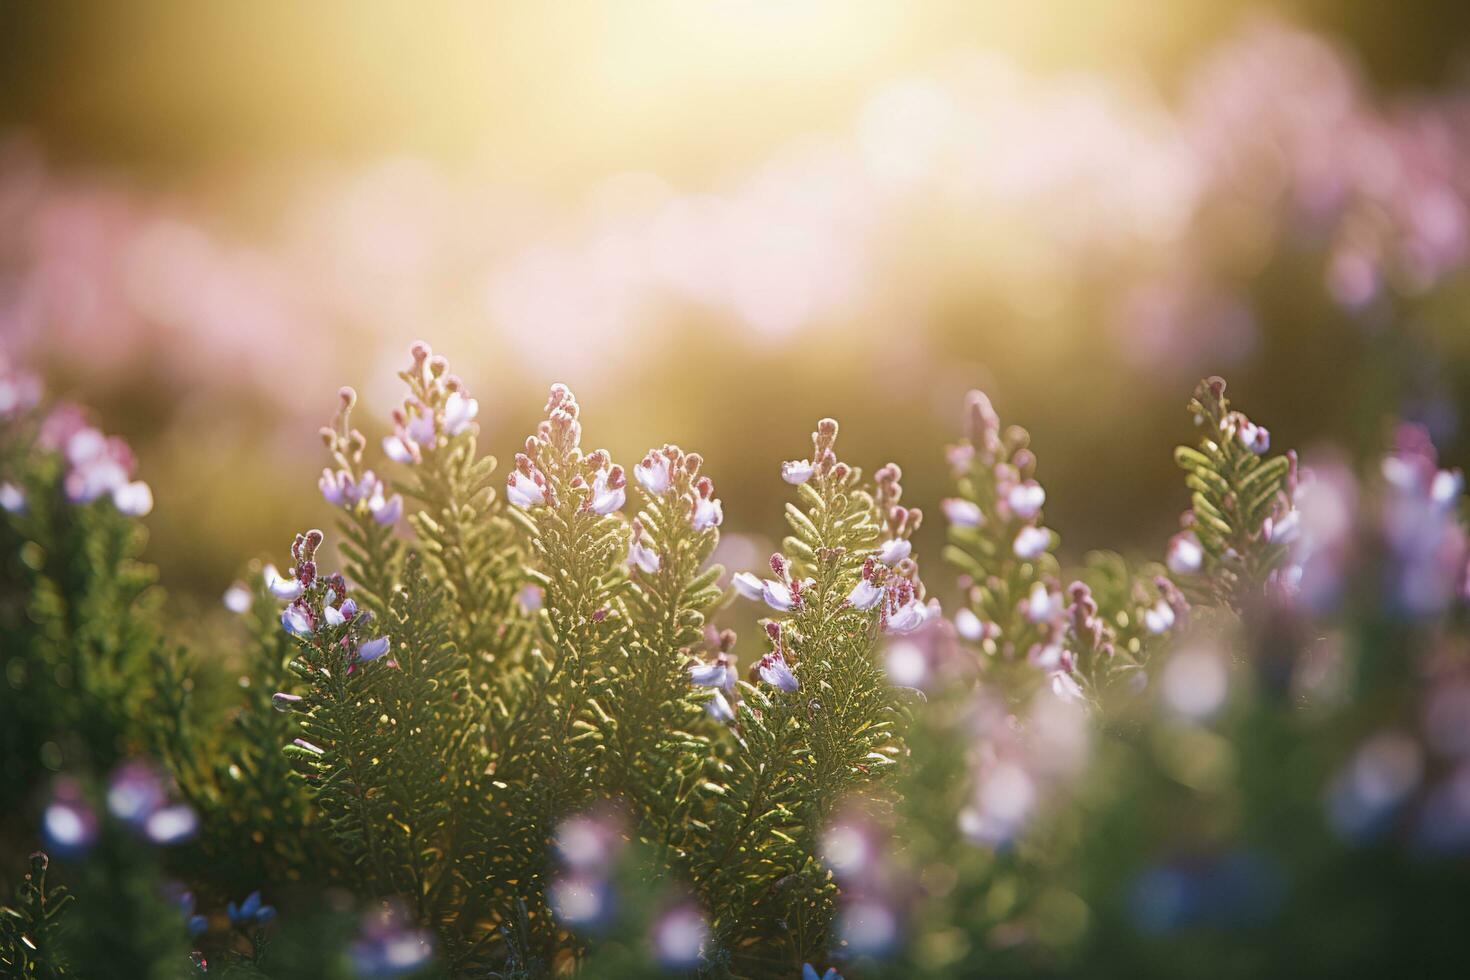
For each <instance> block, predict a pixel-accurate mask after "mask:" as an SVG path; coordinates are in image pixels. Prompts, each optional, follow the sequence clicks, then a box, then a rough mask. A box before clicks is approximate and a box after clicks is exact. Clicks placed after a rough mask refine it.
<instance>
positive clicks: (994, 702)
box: [959, 691, 1091, 847]
mask: <svg viewBox="0 0 1470 980" xmlns="http://www.w3.org/2000/svg"><path fill="white" fill-rule="evenodd" d="M970 730H971V738H972V741H971V743H970V744H971V745H972V749H971V759H970V769H971V772H972V779H973V782H972V786H971V792H970V799H969V803H968V804H967V805H966V806H965V807H964V809H962V810H961V811H960V814H959V826H960V831H961V832H962V833H963V834H964V835H965V837H967V838H968V839H969V840H971V841H973V842H975V843H978V844H983V845H987V846H990V847H998V846H1001V845H1004V844H1007V843H1009V842H1011V841H1013V840H1014V839H1015V838H1016V837H1017V836H1018V835H1019V834H1020V833H1021V832H1022V829H1023V828H1024V827H1025V825H1026V823H1027V821H1029V820H1030V819H1031V818H1032V817H1034V816H1035V814H1036V813H1037V811H1038V810H1039V809H1040V808H1041V806H1042V804H1043V803H1044V802H1045V801H1046V799H1047V798H1048V797H1050V796H1054V795H1055V794H1057V793H1059V792H1061V791H1062V790H1063V789H1065V787H1067V786H1068V785H1069V784H1071V783H1072V782H1073V781H1075V780H1076V779H1077V777H1078V776H1080V775H1081V774H1082V773H1083V772H1084V770H1085V768H1086V765H1087V761H1088V757H1089V754H1090V739H1091V736H1090V730H1089V727H1088V724H1087V719H1086V715H1085V714H1084V713H1083V711H1082V709H1081V707H1080V706H1079V705H1077V704H1076V703H1073V702H1070V701H1068V700H1065V699H1062V698H1057V697H1052V696H1051V695H1050V694H1049V693H1047V692H1045V691H1043V692H1041V693H1039V694H1037V695H1036V696H1035V697H1033V698H1032V700H1031V701H1030V703H1029V706H1027V708H1026V710H1025V712H1024V713H1022V714H1018V713H1016V712H1014V711H1013V710H1012V709H1011V708H1010V707H1009V706H1008V705H1006V704H1005V703H1004V702H1003V701H1001V700H999V699H997V698H995V697H994V696H993V695H991V694H988V693H987V694H980V695H977V696H976V698H975V699H974V701H973V702H972V704H971V706H970Z"/></svg>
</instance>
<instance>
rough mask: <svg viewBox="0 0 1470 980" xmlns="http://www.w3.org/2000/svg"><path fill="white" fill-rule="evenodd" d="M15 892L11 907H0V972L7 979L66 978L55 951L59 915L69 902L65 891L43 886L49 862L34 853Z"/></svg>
mask: <svg viewBox="0 0 1470 980" xmlns="http://www.w3.org/2000/svg"><path fill="white" fill-rule="evenodd" d="M30 863H31V870H30V871H28V872H27V873H26V876H25V878H24V879H22V881H21V883H20V887H18V888H17V889H16V892H15V896H14V899H13V901H14V903H15V904H14V905H7V906H4V907H0V968H3V969H4V971H5V975H6V976H9V977H35V978H37V980H60V978H62V977H66V976H70V975H71V974H70V972H69V971H68V970H67V969H66V965H65V964H66V960H65V957H64V956H63V955H62V953H61V951H60V949H59V947H60V945H61V942H60V938H61V937H60V935H59V932H60V930H61V928H62V925H61V914H62V913H63V912H65V911H66V908H67V906H68V905H69V904H70V903H71V901H72V896H71V895H70V894H68V892H67V890H66V887H65V886H61V887H57V888H51V887H49V886H48V885H47V884H46V869H47V867H48V866H49V864H50V859H49V858H47V857H46V855H45V854H43V853H41V852H39V851H37V852H36V853H35V854H32V855H31V859H30Z"/></svg>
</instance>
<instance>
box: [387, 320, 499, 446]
mask: <svg viewBox="0 0 1470 980" xmlns="http://www.w3.org/2000/svg"><path fill="white" fill-rule="evenodd" d="M411 353H412V355H413V366H412V367H410V368H409V369H408V370H406V371H402V372H400V373H399V377H401V378H403V380H404V381H405V382H406V383H407V384H408V389H409V393H408V395H407V397H406V398H404V400H403V404H402V405H400V406H399V407H398V408H395V409H394V410H393V434H392V435H390V436H385V437H384V439H383V453H384V454H385V455H386V456H387V457H388V458H389V459H391V460H393V461H394V462H397V463H409V464H412V463H418V462H420V461H421V460H422V459H423V457H424V454H425V453H431V452H436V451H437V450H438V449H439V448H440V447H441V445H442V444H443V441H444V440H448V439H452V438H454V437H455V436H457V435H460V434H461V433H463V432H465V431H466V430H467V429H469V427H470V426H471V425H472V424H473V423H474V421H475V416H476V415H478V414H479V413H480V403H479V402H478V401H476V400H475V399H474V398H471V397H470V394H469V392H468V391H466V390H465V386H464V382H463V381H461V380H460V379H459V377H458V376H457V375H454V374H450V373H449V361H448V360H446V359H445V358H444V357H443V356H441V355H436V354H434V353H433V351H431V350H430V349H429V345H428V344H426V343H424V342H423V341H419V342H418V343H416V344H414V345H413V348H412V350H411Z"/></svg>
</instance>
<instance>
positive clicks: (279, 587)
mask: <svg viewBox="0 0 1470 980" xmlns="http://www.w3.org/2000/svg"><path fill="white" fill-rule="evenodd" d="M323 538H324V536H323V535H322V532H321V531H318V530H316V529H315V528H313V529H312V530H310V531H307V532H306V533H304V534H298V535H296V538H295V540H293V541H292V542H291V558H292V560H293V561H294V562H295V564H293V565H292V566H291V568H290V569H289V570H288V572H287V574H286V575H282V574H280V573H279V572H278V571H277V570H276V568H275V566H274V565H267V566H266V567H265V569H264V571H263V575H264V578H265V584H266V588H267V589H269V590H270V592H271V594H272V595H274V596H275V597H276V598H278V599H282V600H284V601H285V602H286V606H285V608H283V609H282V610H281V626H282V627H283V628H284V629H285V630H286V632H287V633H290V634H292V635H293V636H297V637H303V638H305V637H310V636H312V635H314V634H317V633H324V634H325V635H329V636H331V637H333V638H336V642H337V643H338V644H339V645H340V646H341V647H342V648H343V650H344V651H346V653H347V656H348V660H349V664H350V665H355V664H359V663H369V662H371V661H373V660H376V659H378V658H379V657H381V656H382V655H383V654H385V653H387V652H388V648H389V640H388V638H387V637H386V636H375V637H372V638H368V637H367V632H368V628H369V627H370V626H371V624H372V621H373V614H372V613H371V612H368V611H367V610H365V609H359V608H358V606H357V601H356V600H355V599H353V598H352V597H351V596H350V595H348V594H347V592H348V589H347V582H346V580H345V579H344V578H343V577H342V575H341V573H340V572H334V573H332V574H331V575H326V576H319V575H318V574H317V564H316V554H317V549H318V548H320V547H321V544H322V541H323ZM339 634H340V636H339ZM350 669H351V666H349V671H350ZM292 697H293V696H292V695H289V694H279V695H277V707H280V708H283V709H287V708H289V705H290V703H291V699H292ZM296 700H299V699H296Z"/></svg>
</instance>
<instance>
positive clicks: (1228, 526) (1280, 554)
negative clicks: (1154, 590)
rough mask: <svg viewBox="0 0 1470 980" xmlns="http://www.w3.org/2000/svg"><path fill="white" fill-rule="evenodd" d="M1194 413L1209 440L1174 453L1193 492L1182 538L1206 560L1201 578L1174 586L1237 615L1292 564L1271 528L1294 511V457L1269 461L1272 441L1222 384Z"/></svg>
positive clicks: (1200, 395)
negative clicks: (1232, 400) (1193, 541)
mask: <svg viewBox="0 0 1470 980" xmlns="http://www.w3.org/2000/svg"><path fill="white" fill-rule="evenodd" d="M1189 410H1190V412H1192V413H1193V415H1194V420H1195V424H1196V425H1197V426H1199V427H1200V429H1201V430H1202V432H1203V434H1202V435H1201V436H1200V441H1199V444H1198V447H1197V448H1191V447H1189V446H1180V447H1179V448H1177V449H1176V450H1174V460H1175V462H1176V463H1178V464H1179V467H1180V468H1181V469H1182V470H1184V472H1185V474H1186V475H1185V480H1184V482H1185V485H1186V486H1187V487H1188V488H1189V490H1190V498H1189V500H1190V509H1189V510H1188V511H1186V512H1185V517H1184V523H1185V528H1186V530H1185V532H1184V533H1185V534H1190V533H1192V534H1193V535H1194V538H1195V539H1196V540H1197V541H1198V542H1199V544H1200V546H1201V547H1202V548H1203V552H1204V556H1203V562H1202V566H1201V567H1200V569H1199V570H1198V573H1195V572H1192V571H1191V572H1186V573H1184V574H1178V575H1176V581H1178V583H1179V585H1180V587H1181V588H1182V589H1184V591H1185V593H1186V594H1187V595H1189V596H1190V598H1191V599H1200V600H1204V601H1206V602H1209V603H1211V604H1214V605H1218V606H1220V607H1222V608H1225V609H1229V610H1233V611H1236V612H1239V611H1240V610H1242V609H1243V608H1245V607H1246V606H1247V605H1249V604H1251V603H1252V602H1253V601H1255V600H1256V599H1258V598H1260V596H1261V595H1262V593H1263V591H1264V589H1265V587H1266V585H1267V582H1268V579H1269V578H1270V575H1271V573H1272V572H1273V571H1275V570H1276V569H1277V568H1279V567H1280V566H1281V564H1282V562H1283V560H1284V559H1285V557H1286V547H1285V545H1283V544H1281V543H1279V542H1273V541H1272V540H1271V534H1270V528H1271V521H1272V520H1273V519H1280V518H1281V517H1282V516H1283V515H1284V514H1285V513H1286V512H1287V511H1288V510H1290V508H1291V497H1292V494H1293V492H1294V489H1295V485H1296V454H1295V453H1294V452H1292V453H1287V454H1285V455H1278V456H1272V457H1269V458H1267V457H1266V456H1265V454H1264V448H1263V447H1264V445H1265V444H1266V443H1269V436H1268V435H1266V434H1265V430H1264V429H1261V428H1259V427H1258V426H1256V425H1255V424H1254V423H1252V422H1251V421H1250V419H1248V418H1247V417H1246V416H1245V415H1244V414H1242V413H1240V412H1237V411H1233V410H1232V409H1231V408H1230V402H1229V400H1228V399H1227V398H1226V397H1225V382H1224V380H1222V379H1220V378H1206V379H1205V380H1204V381H1202V382H1200V384H1199V386H1198V387H1197V388H1196V389H1195V392H1194V397H1193V398H1192V399H1190V402H1189ZM1261 440H1264V442H1262V441H1261Z"/></svg>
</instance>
